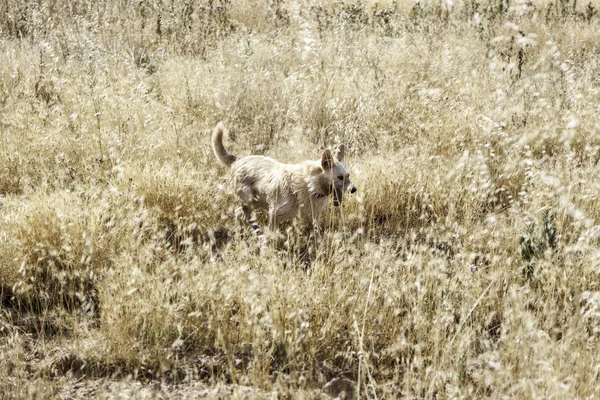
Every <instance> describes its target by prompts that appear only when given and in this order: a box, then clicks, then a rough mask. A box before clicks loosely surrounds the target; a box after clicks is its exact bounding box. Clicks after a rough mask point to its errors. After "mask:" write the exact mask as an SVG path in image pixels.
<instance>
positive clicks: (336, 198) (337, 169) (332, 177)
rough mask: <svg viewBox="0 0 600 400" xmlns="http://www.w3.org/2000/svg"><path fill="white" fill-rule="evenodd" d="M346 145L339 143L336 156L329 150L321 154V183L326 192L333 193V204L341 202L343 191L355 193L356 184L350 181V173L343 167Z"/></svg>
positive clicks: (337, 204)
mask: <svg viewBox="0 0 600 400" xmlns="http://www.w3.org/2000/svg"><path fill="white" fill-rule="evenodd" d="M345 153H346V147H345V146H344V145H343V144H341V145H340V146H339V147H338V151H337V154H336V156H335V157H334V156H333V154H331V151H329V150H325V151H324V152H323V155H322V156H321V168H323V173H322V174H321V180H322V184H324V186H325V189H326V192H325V193H327V194H333V205H334V206H339V205H340V204H342V200H343V198H344V192H349V193H355V192H356V186H354V185H353V184H352V182H351V181H350V173H349V172H348V170H347V169H346V167H344V163H343V161H344V154H345Z"/></svg>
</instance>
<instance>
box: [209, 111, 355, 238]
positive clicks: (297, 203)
mask: <svg viewBox="0 0 600 400" xmlns="http://www.w3.org/2000/svg"><path fill="white" fill-rule="evenodd" d="M224 131H225V127H224V126H223V124H222V123H219V124H218V125H217V126H216V127H215V129H214V130H213V133H212V148H213V152H214V153H215V156H216V157H217V160H219V161H220V162H221V163H222V164H223V165H225V166H228V167H230V168H231V174H232V177H233V183H234V187H235V193H236V195H237V197H238V198H239V199H240V200H241V202H242V206H241V207H239V208H238V209H236V212H235V214H236V217H237V219H238V220H240V222H242V223H246V224H248V225H249V226H250V228H251V229H252V230H253V231H254V232H255V233H256V234H261V233H262V230H261V228H260V227H259V226H258V225H257V224H256V222H255V220H254V219H253V218H252V211H253V210H266V211H268V214H269V230H271V231H275V230H276V229H277V228H278V226H279V225H280V224H282V223H284V222H286V221H289V220H291V219H293V218H295V217H296V216H298V215H299V216H300V217H301V219H302V220H303V221H304V223H305V224H306V226H307V227H308V228H309V229H311V230H313V232H314V233H315V235H318V223H319V219H320V217H321V214H322V213H323V211H324V210H325V208H326V206H327V204H328V203H329V199H330V197H331V198H333V205H334V206H336V207H337V206H340V205H341V204H342V200H343V198H344V192H349V193H355V192H356V190H357V189H356V186H354V185H353V184H352V182H351V181H350V173H349V172H348V170H347V169H346V168H345V167H344V164H343V160H344V154H345V152H346V148H345V146H344V145H343V144H342V145H340V146H339V147H338V151H337V154H336V156H335V157H334V156H333V154H332V153H331V151H330V150H325V151H324V152H323V154H322V155H321V160H319V161H312V160H307V161H304V162H302V163H299V164H283V163H280V162H279V161H277V160H275V159H273V158H270V157H264V156H257V155H250V156H245V157H240V158H238V157H236V156H234V155H232V154H229V153H228V152H227V150H225V147H224V146H223V133H224Z"/></svg>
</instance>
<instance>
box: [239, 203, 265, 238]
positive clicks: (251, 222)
mask: <svg viewBox="0 0 600 400" xmlns="http://www.w3.org/2000/svg"><path fill="white" fill-rule="evenodd" d="M235 216H236V218H237V219H238V221H239V222H240V223H241V224H242V225H248V226H249V227H250V229H251V230H252V232H253V233H255V234H257V235H260V234H261V233H262V229H260V226H258V224H257V223H256V219H255V218H253V217H252V209H251V208H250V207H249V206H247V205H243V206H242V207H239V208H237V209H236V210H235Z"/></svg>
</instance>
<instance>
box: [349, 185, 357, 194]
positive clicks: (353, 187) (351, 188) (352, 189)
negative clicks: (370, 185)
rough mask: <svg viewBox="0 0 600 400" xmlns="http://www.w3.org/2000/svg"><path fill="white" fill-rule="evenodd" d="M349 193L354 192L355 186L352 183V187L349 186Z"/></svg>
mask: <svg viewBox="0 0 600 400" xmlns="http://www.w3.org/2000/svg"><path fill="white" fill-rule="evenodd" d="M350 193H356V186H354V185H352V187H350Z"/></svg>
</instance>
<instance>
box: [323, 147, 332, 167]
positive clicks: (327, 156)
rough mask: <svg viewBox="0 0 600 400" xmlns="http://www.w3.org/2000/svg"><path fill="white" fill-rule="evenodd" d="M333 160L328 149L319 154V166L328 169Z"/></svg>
mask: <svg viewBox="0 0 600 400" xmlns="http://www.w3.org/2000/svg"><path fill="white" fill-rule="evenodd" d="M334 162H335V161H334V160H333V156H332V155H331V151H329V149H327V150H325V151H324V152H323V155H322V156H321V167H323V169H330V168H331V167H333V164H334Z"/></svg>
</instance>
